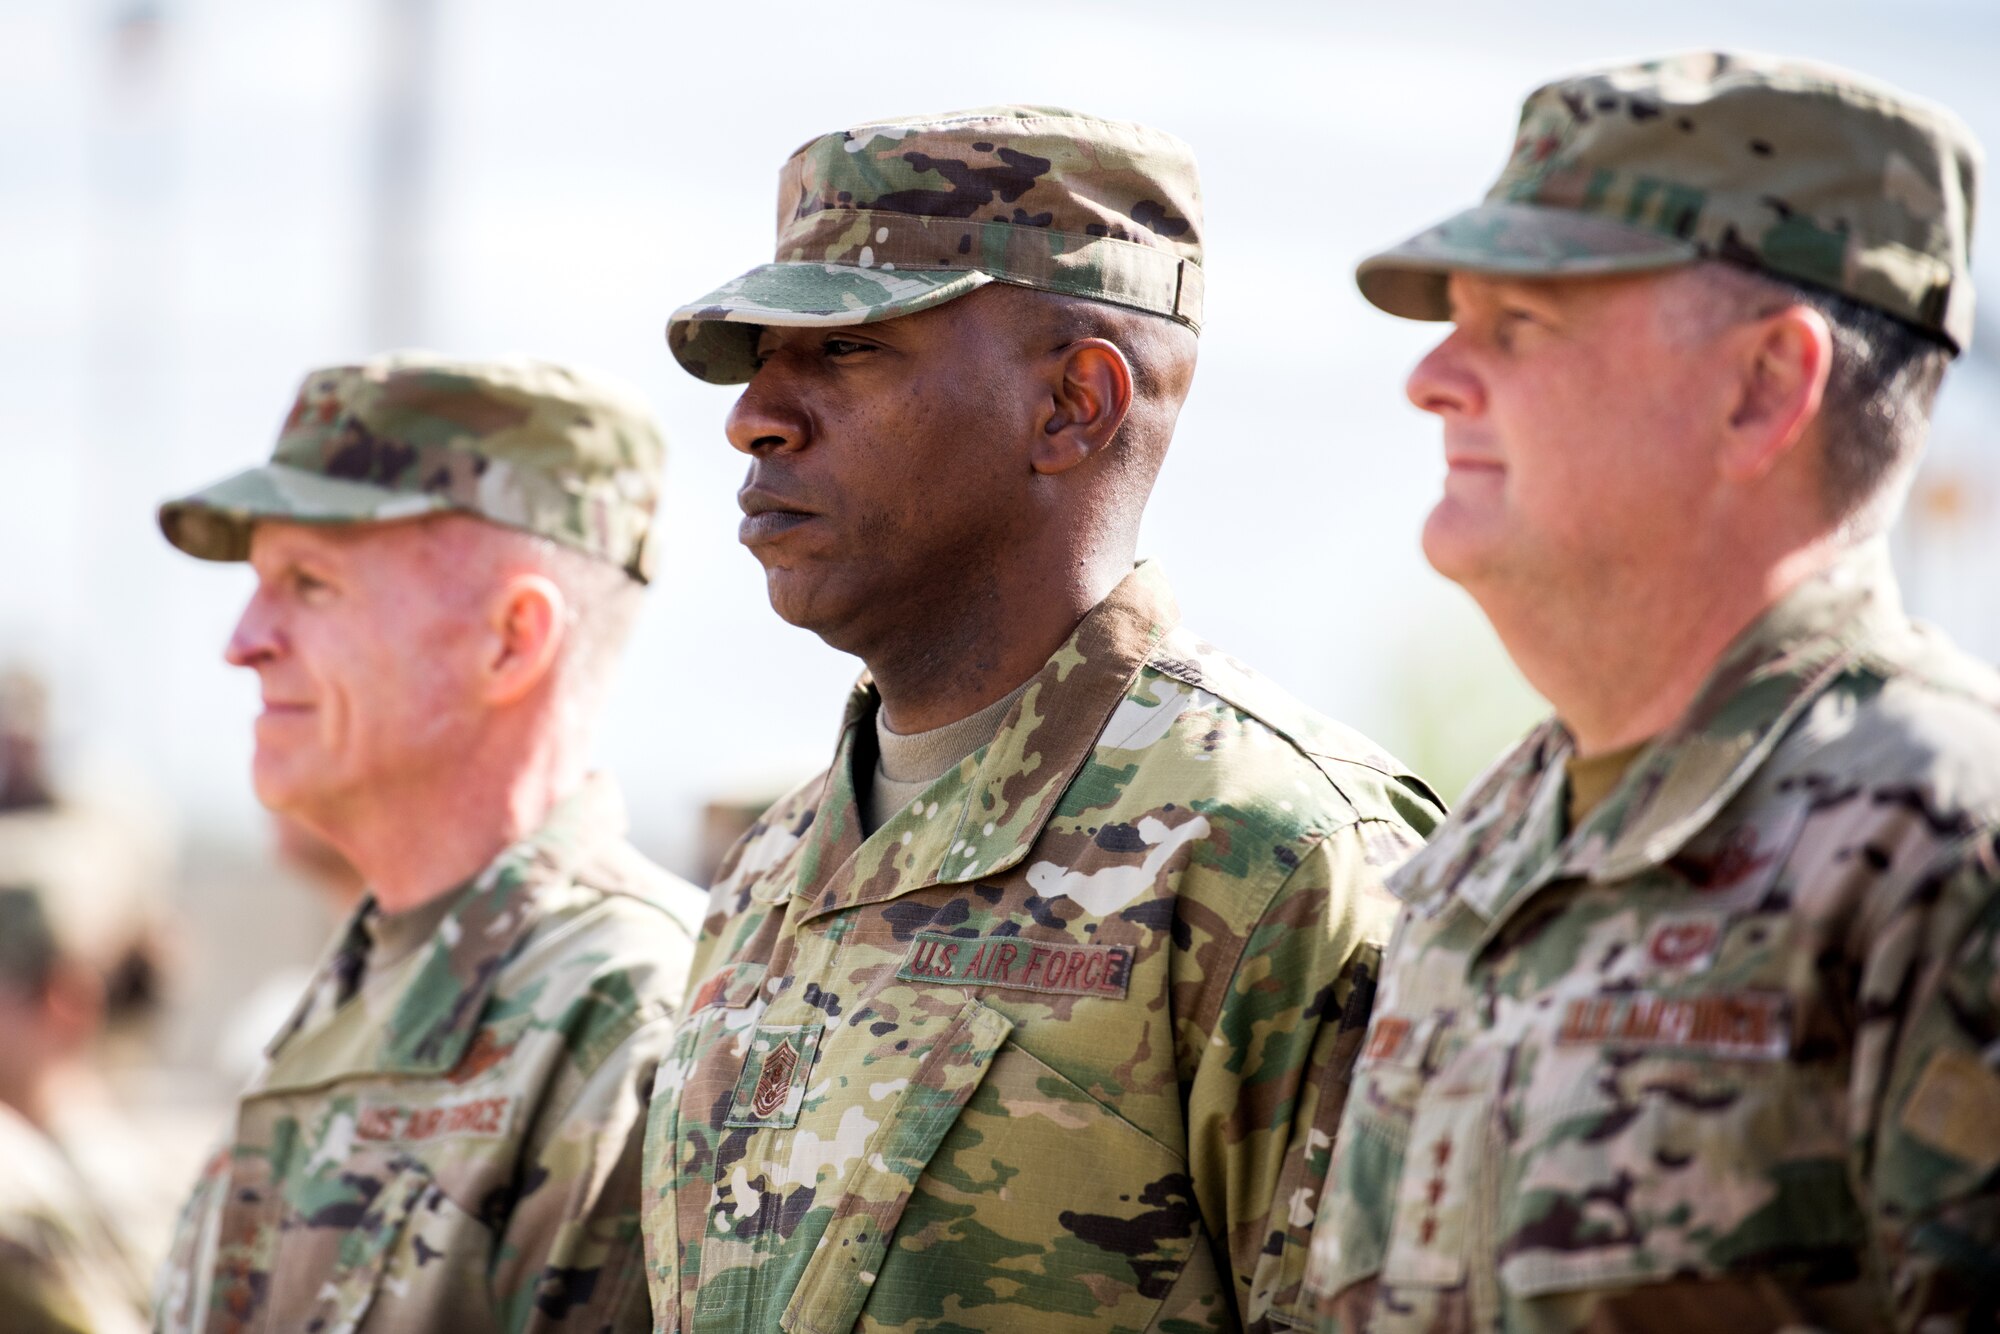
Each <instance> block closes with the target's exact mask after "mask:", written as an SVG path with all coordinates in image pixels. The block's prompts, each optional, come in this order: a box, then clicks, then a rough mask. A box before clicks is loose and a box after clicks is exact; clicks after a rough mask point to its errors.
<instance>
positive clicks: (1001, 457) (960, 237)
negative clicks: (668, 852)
mask: <svg viewBox="0 0 2000 1334" xmlns="http://www.w3.org/2000/svg"><path fill="white" fill-rule="evenodd" d="M1200 318H1201V220H1200V203H1199V193H1198V189H1197V186H1196V180H1195V172H1194V164H1193V162H1192V160H1191V157H1190V155H1189V153H1188V150H1187V148H1186V146H1185V145H1183V144H1181V143H1180V142H1179V141H1178V140H1176V139H1173V138H1171V137H1170V136H1167V135H1164V134H1161V133H1159V132H1157V131H1153V130H1149V129H1146V128H1144V127H1142V126H1137V125H1130V124H1123V123H1119V122H1114V121H1105V120H1099V119H1095V118H1092V117H1089V116H1084V115H1079V114H1077V113H1074V112H1068V111H1060V110H1054V109H1044V108H1020V107H999V108H988V109H983V110H977V111H967V112H961V113H957V114H953V115H947V116H939V117H926V118H916V119H911V120H904V121H896V122H889V123H880V124H871V125H865V126H860V127H857V128H854V129H851V130H846V131H842V132H839V133H835V134H830V135H826V136H823V137H821V138H818V139H815V140H813V141H812V142H810V143H808V144H807V145H806V146H805V147H804V148H802V149H801V150H800V151H799V152H798V153H796V154H794V155H793V157H792V159H791V160H790V161H789V162H788V163H787V164H786V166H785V168H784V171H783V173H782V175H781V177H780V187H779V211H778V246H777V260H776V262H775V263H773V264H769V265H765V266H763V267H760V268H758V269H755V270H753V271H752V272H750V273H749V274H747V275H745V276H744V277H742V278H739V279H737V280H736V281H735V282H732V283H731V284H729V285H728V286H727V287H724V288H723V289H722V290H721V291H719V292H717V293H715V294H713V295H712V296H709V297H707V298H705V299H703V300H702V301H699V302H697V303H695V304H694V305H692V306H690V307H688V308H686V309H684V310H682V311H679V312H677V313H676V314H675V315H674V317H673V320H672V323H671V325H670V329H669V335H668V336H669V341H670V344H671V346H672V348H673V351H674V353H675V355H676V356H677V357H678V358H679V359H680V361H681V363H682V364H683V365H684V366H686V367H687V368H688V369H689V370H690V371H692V372H694V373H695V374H697V375H699V376H701V377H703V378H705V379H708V380H711V381H714V382H717V383H741V384H744V385H745V388H744V390H743V394H742V397H741V398H740V399H739V400H738V401H737V403H736V406H735V409H734V410H733V412H732V413H731V415H730V419H729V424H728V434H729V439H730V441H731V443H732V444H734V445H735V446H736V448H737V449H739V450H741V451H742V452H743V453H744V454H746V455H747V456H748V457H749V460H750V469H749V476H748V478H747V480H746V482H745V485H744V488H743V490H742V492H741V494H740V496H739V500H740V501H741V503H742V506H743V509H744V511H745V514H746V518H745V521H744V524H743V532H742V537H743V541H744V542H745V544H746V545H748V546H749V547H750V549H751V551H752V552H753V553H754V554H755V555H756V556H757V558H758V559H759V561H761V562H762V563H763V565H764V568H765V571H766V576H767V584H768V589H769V593H770V597H771V601H772V604H773V605H774V607H776V609H777V610H778V612H779V613H780V614H781V615H782V616H784V617H785V619H787V620H789V621H791V622H793V623H794V624H797V625H800V626H802V627H804V628H807V629H810V630H812V631H813V632H815V633H816V634H818V635H819V636H820V637H821V638H822V639H824V640H826V641H827V642H828V643H830V644H832V645H834V646H835V647H838V648H841V649H844V650H846V651H848V652H851V653H854V654H856V655H857V656H859V657H860V658H862V659H863V660H864V662H865V663H866V665H867V668H868V672H867V674H866V675H864V676H863V677H862V678H861V680H860V682H859V684H858V685H857V686H856V688H855V690H854V692H853V694H852V695H851V696H850V698H849V700H848V705H847V712H846V718H845V721H844V722H843V725H842V730H841V733H840V740H839V745H838V748H837V750H836V752H835V754H834V757H833V762H832V765H831V766H830V767H829V769H828V770H827V771H826V773H825V774H824V775H823V776H822V777H819V778H815V779H813V780H812V781H811V782H809V783H807V784H805V785H803V786H802V787H800V788H799V789H798V790H797V791H795V792H793V793H792V794H791V795H789V796H786V797H784V798H782V799H781V800H780V801H779V802H778V804H777V805H776V806H774V807H773V808H772V809H771V810H770V811H769V812H768V813H767V814H766V815H765V816H764V817H763V818H762V819H761V820H760V821H759V822H758V823H757V824H756V825H755V826H754V827H753V828H752V830H751V831H750V833H749V834H748V835H746V837H745V838H744V840H743V841H742V842H741V843H739V844H738V845H737V847H736V849H735V851H734V853H733V854H732V855H731V856H730V857H729V858H727V859H725V861H724V862H723V865H722V867H721V870H720V872H719V874H718V880H717V883H716V885H715V887H714V889H713V890H712V892H711V896H710V901H709V915H708V917H707V919H706V921H705V922H704V923H703V928H702V932H701V935H700V938H699V940H698V942H697V948H696V962H695V965H694V969H693V975H694V977H695V987H694V991H693V993H692V996H691V999H690V1001H689V1003H688V1010H687V1013H686V1015H685V1018H684V1021H683V1023H682V1026H681V1029H680V1031H679V1034H678V1035H677V1037H676V1039H675V1043H674V1048H673V1051H672V1052H671V1054H670V1055H669V1057H668V1058H667V1060H666V1061H664V1062H663V1063H662V1065H661V1073H660V1079H659V1083H658V1085H657V1086H656V1088H655V1091H654V1102H653V1109H652V1112H651V1114H650V1116H649V1127H648V1131H647V1148H646V1185H645V1234H646V1243H647V1248H648V1271H647V1272H648V1276H649V1278H650V1279H651V1281H652V1284H653V1297H654V1303H655V1311H656V1320H657V1321H658V1322H659V1324H660V1325H661V1326H662V1327H664V1328H668V1329H675V1328H678V1329H683V1330H693V1331H708V1330H744V1331H749V1330H756V1331H763V1330H768V1329H772V1328H779V1327H782V1328H785V1329H790V1330H829V1331H831V1330H840V1331H845V1330H848V1329H850V1328H866V1329H878V1328H884V1329H886V1328H930V1327H934V1326H937V1327H947V1326H948V1327H950V1328H953V1329H961V1330H966V1329H991V1330H1022V1329H1034V1330H1038V1331H1054V1330H1092V1331H1098V1330H1114V1329H1130V1330H1140V1329H1156V1328H1201V1329H1235V1328H1245V1327H1248V1328H1255V1329H1264V1328H1269V1327H1272V1326H1273V1325H1275V1324H1277V1323H1279V1322H1281V1321H1283V1320H1284V1318H1285V1317H1286V1316H1287V1315H1290V1316H1293V1317H1294V1318H1296V1317H1297V1315H1298V1311H1297V1301H1298V1294H1299V1279H1300V1275H1301V1273H1302V1269H1303V1265H1304V1261H1305V1255H1306V1241H1307V1238H1308V1235H1309V1231H1310V1224H1311V1222H1312V1205H1313V1204H1314V1203H1315V1202H1316V1200H1317V1192H1318V1189H1319V1185H1320V1182H1321V1179H1322V1177H1323V1175H1324V1172H1325V1168H1326V1150H1327V1145H1328V1139H1329V1136H1330V1135H1331V1134H1332V1131H1333V1129H1334V1125H1335V1120H1336V1118H1337V1116H1338V1114H1339V1103H1340V1099H1341V1096H1342V1094H1343V1092H1344V1090H1345V1087H1346V1073H1347V1069H1348V1065H1349V1063H1350V1062H1351V1060H1352V1058H1353V1054H1354V1051H1355V1048H1356V1043H1357V1042H1358V1039H1359V1036H1360V1031H1361V1028H1362V1024H1363V1021H1364V1019H1365V1015H1366V1012H1367V1007H1368V1003H1369V997H1370V994H1371V991H1372V974H1373V967H1374V962H1375V958H1376V953H1377V950H1378V945H1377V942H1378V941H1379V939H1380V935H1379V930H1380V926H1381V924H1382V922H1383V915H1382V914H1383V910H1384V909H1385V908H1386V907H1387V906H1388V905H1387V904H1386V902H1385V901H1384V900H1383V899H1382V898H1381V897H1380V894H1379V888H1378V884H1379V879H1380V875H1381V873H1382V871H1383V870H1384V869H1385V868H1386V867H1387V866H1389V865H1391V864H1393V863H1394V862H1396V861H1399V860H1400V859H1401V858H1402V857H1403V856H1405V855H1406V854H1407V853H1408V852H1409V851H1410V850H1411V849H1412V848H1414V847H1416V846H1417V845H1418V843H1419V842H1420V841H1421V838H1422V835H1423V833H1424V832H1425V831H1426V830H1428V829H1429V827H1430V826H1431V824H1432V823H1433V821H1434V819H1435V816H1436V813H1437V807H1436V805H1435V804H1434V800H1433V798H1432V797H1431V796H1430V795H1429V792H1428V790H1427V789H1425V788H1424V786H1423V785H1422V784H1421V783H1420V782H1418V781H1417V780H1416V779H1414V778H1413V777H1411V776H1409V775H1408V774H1407V773H1405V772H1404V771H1403V769H1402V768H1401V767H1400V766H1399V765H1397V764H1396V763H1395V761H1393V760H1392V759H1390V758H1389V757H1387V756H1385V755H1383V754H1382V753H1381V752H1380V751H1378V750H1377V749H1375V748H1374V747H1373V746H1371V745H1370V744H1369V743H1368V742H1367V741H1366V740H1364V739H1363V738H1361V737H1359V736H1357V735H1355V734H1354V733H1352V732H1349V731H1347V730H1346V729H1344V728H1341V727H1340V726H1339V725H1337V724H1335V723H1332V722H1330V721H1328V720H1326V719H1324V718H1322V717H1320V716H1318V715H1316V714H1315V713H1313V712H1312V711H1311V710H1309V709H1307V708H1305V707H1304V706H1303V705H1301V704H1299V703H1298V702H1296V701H1294V700H1292V699H1290V698H1289V697H1288V696H1286V695H1285V694H1284V693H1283V692H1281V691H1279V690H1278V689H1276V688H1275V687H1273V686H1271V685H1270V684H1269V683H1267V682H1265V681H1263V680H1262V679H1261V678H1259V677H1257V676H1256V675H1255V674H1254V673H1252V672H1250V671H1249V670H1248V669H1246V668H1244V667H1243V666H1242V665H1241V664H1239V663H1237V662H1235V661H1234V660H1232V659H1230V658H1228V657H1226V656H1224V655H1222V654H1220V653H1218V652H1217V651H1216V650H1214V649H1213V648H1210V647H1209V646H1207V645H1206V644H1204V643H1202V642H1201V641H1200V640H1199V639H1197V638H1196V637H1195V636H1194V635H1193V634H1191V633H1190V632H1189V631H1188V630H1186V629H1185V628H1183V627H1182V626H1180V625H1179V623H1178V615H1177V613H1176V611H1175V609H1174V604H1173V599H1172V596H1171V594H1170V593H1169V592H1168V589H1167V586H1166V582H1165V580H1164V578H1163V577H1162V576H1161V574H1160V573H1159V571H1158V569H1157V567H1155V566H1152V565H1145V564H1142V565H1139V566H1138V567H1137V568H1136V569H1135V568H1134V565H1133V551H1134V546H1135V542H1136V535H1137V529H1138V526H1139V519H1140V514H1141V511H1142V509H1143V506H1144V503H1145V499H1146V496H1147V494H1148V492H1149V491H1150V489H1151V486H1152V483H1153V479H1154V476H1155V474H1156V472H1157V470H1158V468H1159V466H1160V463H1161V461H1162V459H1163V457H1164V455H1165V453H1166V450H1167V446H1168V442H1169V440H1170V439H1171V437H1172V434H1173V427H1174V421H1175V418H1176V416H1177V414H1178V412H1179V409H1180V404H1181V400H1182V399H1183V397H1184V396H1185V395H1186V392H1187V388H1188V384H1189V380H1190V378H1191V376H1192V374H1193V369H1194V353H1195V329H1196V327H1197V326H1198V324H1199V322H1200Z"/></svg>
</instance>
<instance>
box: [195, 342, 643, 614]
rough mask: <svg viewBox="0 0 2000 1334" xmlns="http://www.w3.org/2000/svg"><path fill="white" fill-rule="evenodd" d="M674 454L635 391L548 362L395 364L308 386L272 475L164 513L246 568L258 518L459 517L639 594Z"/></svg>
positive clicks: (411, 359)
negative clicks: (590, 564)
mask: <svg viewBox="0 0 2000 1334" xmlns="http://www.w3.org/2000/svg"><path fill="white" fill-rule="evenodd" d="M665 455H666V450H665V446H664V445H663V444H662V443H661V441H660V433H659V428H658V427H657V426H655V425H654V423H653V418H652V414H651V411H650V409H648V407H647V406H646V403H645V400H644V399H643V398H641V397H640V396H639V394H638V392H637V391H635V390H632V389H629V388H626V387H624V386H621V385H618V384H614V383H612V382H610V381H608V380H603V379H599V378H596V377H586V376H584V375H582V374H581V373H579V372H577V371H573V370H570V369H568V368H566V367H563V366H557V365H554V364H552V363H550V362H544V361H529V360H525V359H522V360H513V361H454V360H450V359H448V358H445V357H440V356H437V355H436V354H434V353H429V352H397V353H391V354H389V355H386V356H381V357H377V358H374V359H373V360H370V361H364V362H361V363H360V364H358V365H352V366H328V367H326V368H324V369H322V370H316V371H313V372H312V373H311V374H309V375H307V376H306V378H305V382H304V383H303V384H301V385H300V386H299V395H298V399H297V401H295V402H294V403H293V404H292V410H291V412H290V413H289V414H288V415H287V416H286V418H285V424H284V427H283V429H282V430H281V431H280V432H279V435H278V444H277V448H276V450H275V451H274V452H273V454H272V455H271V461H270V462H269V463H267V464H265V465H263V466H262V467H257V468H251V469H249V470H248V471H246V472H240V473H237V474H236V475H235V476H233V477H229V478H225V479H224V480H222V481H220V482H217V483H215V484H214V485H212V486H208V487H205V488H204V489H202V490H200V491H197V492H195V493H194V494H193V495H191V496H186V497H184V498H182V499H179V500H172V501H169V502H167V503H166V504H164V505H162V506H161V507H160V530H161V531H162V532H164V533H165V534H166V536H167V540H168V541H169V542H172V543H173V544H174V545H175V546H177V547H179V548H180V549H181V550H182V551H185V552H187V553H188V554H189V555H191V556H199V557H201V558H202V559H204V560H245V559H247V558H248V557H249V555H250V529H251V526H252V525H253V524H254V523H255V522H256V521H257V520H258V519H286V520H289V521H291V522H294V523H386V522H391V521H394V520H398V519H413V518H417V517H419V516H422V515H425V514H438V513H443V512H446V511H454V510H455V511H459V512H462V513H466V514H476V515H478V516H480V517H481V518H484V519H489V520H491V521H492V522H494V523H498V524H504V525H506V526H507V527H510V528H519V529H522V530H523V531H525V532H530V533H535V534H537V535H539V536H541V537H546V538H548V539H550V540H551V541H555V542H561V543H564V544H565V545H567V546H572V547H575V548H577V549H579V550H581V551H585V552H588V553H589V554H591V555H593V556H597V557H600V558H601V559H604V560H608V561H610V562H611V563H612V564H614V565H617V566H620V567H621V568H623V569H624V570H625V571H626V572H627V573H629V574H630V575H631V576H632V577H633V578H635V579H638V580H641V581H642V582H643V581H645V580H646V579H648V578H649V577H650V575H651V559H650V556H649V554H648V551H649V548H648V543H647V534H648V532H649V530H650V529H651V527H652V522H653V511H654V510H655V508H657V506H658V504H659V495H660V470H661V467H662V465H663V462H664V460H665Z"/></svg>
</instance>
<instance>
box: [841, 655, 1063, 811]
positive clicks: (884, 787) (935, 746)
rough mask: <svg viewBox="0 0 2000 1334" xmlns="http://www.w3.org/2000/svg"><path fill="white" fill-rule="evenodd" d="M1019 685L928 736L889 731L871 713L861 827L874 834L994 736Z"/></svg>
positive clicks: (1021, 688) (878, 712)
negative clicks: (869, 771)
mask: <svg viewBox="0 0 2000 1334" xmlns="http://www.w3.org/2000/svg"><path fill="white" fill-rule="evenodd" d="M1032 680H1033V678H1032V677H1030V678H1029V680H1028V681H1023V682H1022V683H1021V684H1020V685H1018V686H1016V687H1015V688H1014V689H1013V690H1012V691H1010V692H1009V693H1008V694H1007V695H1006V697H1005V698H1002V699H996V700H994V701H993V702H992V703H991V704H988V705H987V706H986V707H985V708H983V709H981V710H980V711H979V712H977V713H975V714H970V715H968V716H967V717H964V718H960V719H959V720H958V721H957V722H955V723H946V724H945V725H944V726H943V727H933V728H932V729H931V730H930V731H928V732H911V733H909V734H907V735H905V734H904V733H901V732H892V731H890V730H889V725H888V724H887V723H886V722H884V721H883V720H882V710H881V709H880V708H879V707H877V708H876V710H875V772H874V774H873V776H872V777H871V778H870V780H869V784H868V802H867V810H866V811H864V812H863V813H862V824H863V826H864V827H865V828H866V829H867V831H868V832H869V833H871V834H872V833H874V832H875V831H876V830H877V829H880V828H881V827H882V826H883V825H884V824H886V823H887V822H888V820H889V817H891V816H893V815H894V814H896V812H898V811H900V810H902V809H903V807H905V806H907V805H909V804H910V803H911V802H912V801H915V800H916V799H917V794H918V793H920V792H922V791H923V790H924V789H925V788H927V787H929V786H930V785H931V784H932V783H935V782H936V781H937V780H938V779H940V778H942V777H944V775H945V774H947V773H949V772H950V771H951V770H952V769H953V768H955V767H957V765H958V764H959V762H960V761H962V760H963V759H964V758H965V757H966V756H968V755H970V754H972V752H973V751H975V750H978V749H979V748H980V747H981V746H983V745H985V744H986V743H987V742H989V741H991V740H992V739H993V738H994V737H995V736H997V735H999V732H1000V724H1001V723H1002V722H1004V721H1006V718H1007V711H1008V710H1009V709H1011V708H1013V707H1014V702H1015V701H1016V700H1018V699H1020V698H1021V696H1022V694H1023V693H1024V692H1025V691H1026V690H1027V688H1028V685H1029V682H1030V681H1032Z"/></svg>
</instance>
